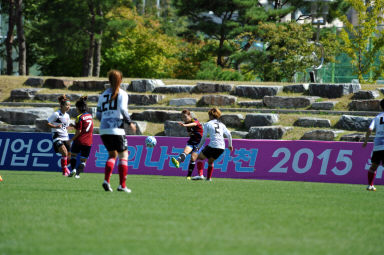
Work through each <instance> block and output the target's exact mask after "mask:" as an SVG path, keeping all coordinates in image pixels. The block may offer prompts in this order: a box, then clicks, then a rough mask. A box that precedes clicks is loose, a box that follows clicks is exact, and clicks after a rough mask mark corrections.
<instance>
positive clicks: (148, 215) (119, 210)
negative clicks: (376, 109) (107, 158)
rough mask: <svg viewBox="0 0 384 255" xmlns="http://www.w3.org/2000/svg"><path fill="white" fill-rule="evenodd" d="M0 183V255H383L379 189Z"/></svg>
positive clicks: (36, 179) (14, 174)
mask: <svg viewBox="0 0 384 255" xmlns="http://www.w3.org/2000/svg"><path fill="white" fill-rule="evenodd" d="M0 175H1V176H2V177H3V179H4V180H3V181H2V182H0V254H28V255H29V254H40V255H41V254H71V255H72V254H103V255H106V254H114V255H116V254H121V255H122V254H196V255H197V254H218V255H219V254H220V255H222V254H311V255H312V254H359V255H360V254H384V244H383V241H382V239H383V236H384V217H383V216H384V203H383V199H384V187H383V186H378V187H377V188H378V189H377V192H367V191H365V186H363V185H347V184H325V183H308V182H278V181H261V180H236V179H214V181H213V182H210V183H209V182H192V181H186V180H185V179H184V178H181V177H163V176H139V175H133V176H131V175H129V176H128V182H127V183H128V187H129V188H131V189H132V193H131V194H126V193H120V192H119V193H118V192H113V193H107V192H105V191H104V190H103V189H102V187H101V183H102V181H103V175H101V174H86V173H85V174H83V175H82V177H81V179H79V180H76V179H73V178H66V177H63V176H61V175H60V173H47V172H25V171H20V172H18V171H0ZM111 184H112V186H113V188H114V189H115V188H116V187H117V185H118V175H114V176H113V177H112V180H111Z"/></svg>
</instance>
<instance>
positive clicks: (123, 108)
mask: <svg viewBox="0 0 384 255" xmlns="http://www.w3.org/2000/svg"><path fill="white" fill-rule="evenodd" d="M125 95H126V96H122V97H121V102H120V106H119V107H120V112H121V115H123V121H124V122H125V123H127V124H128V125H129V126H130V127H131V129H132V132H133V133H134V134H136V125H135V123H133V122H132V120H131V116H129V113H128V95H127V94H125Z"/></svg>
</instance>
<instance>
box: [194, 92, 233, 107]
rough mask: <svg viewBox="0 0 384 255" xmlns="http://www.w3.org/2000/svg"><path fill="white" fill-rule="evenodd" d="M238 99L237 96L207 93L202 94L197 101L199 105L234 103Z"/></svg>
mask: <svg viewBox="0 0 384 255" xmlns="http://www.w3.org/2000/svg"><path fill="white" fill-rule="evenodd" d="M236 101H237V97H235V96H225V95H206V96H202V97H201V98H200V100H199V101H198V102H197V104H198V105H200V106H203V105H233V104H235V103H236Z"/></svg>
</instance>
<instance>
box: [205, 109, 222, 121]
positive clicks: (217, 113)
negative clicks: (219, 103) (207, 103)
mask: <svg viewBox="0 0 384 255" xmlns="http://www.w3.org/2000/svg"><path fill="white" fill-rule="evenodd" d="M208 115H210V116H212V117H213V118H214V119H218V118H220V116H221V111H220V110H219V109H218V108H216V107H214V108H212V109H211V110H209V111H208Z"/></svg>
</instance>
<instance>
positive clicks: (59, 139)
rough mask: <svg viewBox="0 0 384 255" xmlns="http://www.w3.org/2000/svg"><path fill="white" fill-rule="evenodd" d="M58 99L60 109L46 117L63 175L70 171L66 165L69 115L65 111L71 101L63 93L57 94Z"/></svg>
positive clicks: (68, 143)
mask: <svg viewBox="0 0 384 255" xmlns="http://www.w3.org/2000/svg"><path fill="white" fill-rule="evenodd" d="M58 100H59V103H60V109H59V110H58V111H56V112H54V113H53V114H52V115H51V116H50V117H49V118H48V123H47V125H48V127H50V128H51V132H52V139H53V148H54V149H55V152H56V153H60V154H61V170H62V172H63V175H65V176H68V175H69V174H70V171H69V169H68V167H67V160H68V154H69V153H68V151H69V148H70V145H71V143H70V141H69V136H68V131H67V128H68V127H69V115H68V113H67V112H68V111H69V109H70V107H71V102H70V100H69V99H68V98H67V97H66V96H65V95H62V96H59V98H58Z"/></svg>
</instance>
